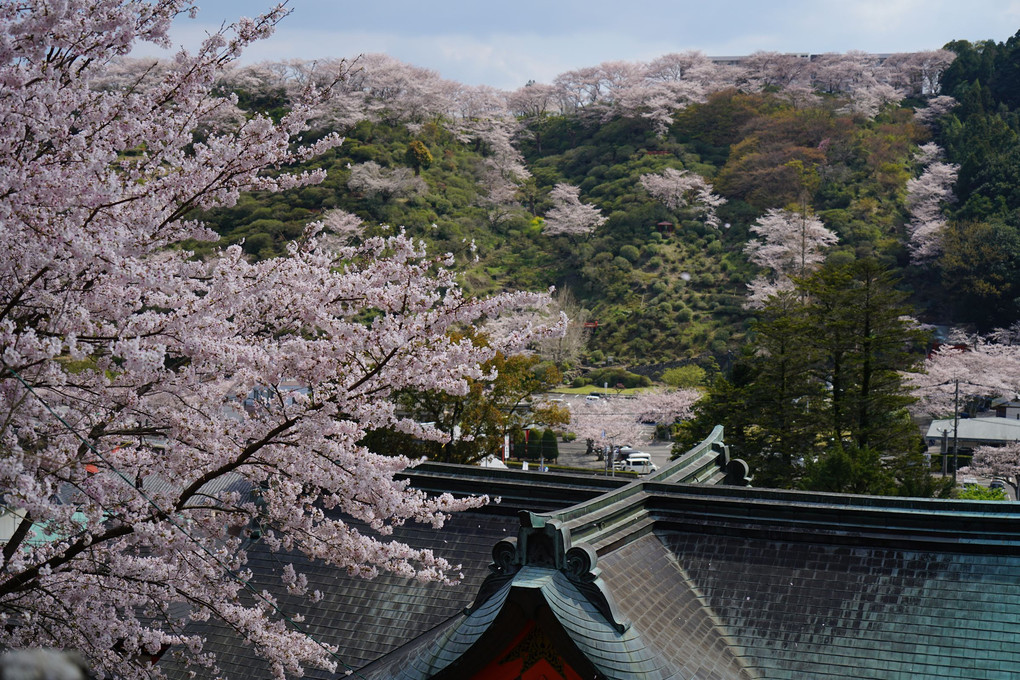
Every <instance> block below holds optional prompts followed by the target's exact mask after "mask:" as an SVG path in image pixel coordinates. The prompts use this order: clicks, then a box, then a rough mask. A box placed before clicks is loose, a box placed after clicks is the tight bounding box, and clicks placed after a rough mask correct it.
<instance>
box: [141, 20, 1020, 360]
mask: <svg viewBox="0 0 1020 680" xmlns="http://www.w3.org/2000/svg"><path fill="white" fill-rule="evenodd" d="M1017 42H1018V40H1017V39H1016V38H1013V39H1011V40H1010V41H1008V42H1007V43H1005V44H994V43H991V42H988V43H977V44H971V43H968V42H955V43H951V44H950V45H948V46H947V47H948V49H947V50H941V51H935V52H929V53H919V54H910V55H893V56H892V57H889V58H886V59H885V60H884V61H883V60H879V59H878V58H877V57H873V56H870V55H865V54H862V53H848V54H845V55H820V56H817V57H814V58H812V59H810V60H809V59H804V58H797V57H792V56H790V55H778V54H765V53H759V54H756V55H752V56H751V57H749V58H747V59H745V60H744V61H743V62H742V63H740V64H717V63H714V62H712V61H710V60H708V59H707V58H705V57H704V56H703V55H700V54H698V53H683V54H675V55H667V56H665V57H662V58H660V59H658V60H656V61H655V62H652V63H650V64H629V63H615V62H614V63H606V64H601V65H599V66H597V67H592V68H590V69H582V70H579V71H575V72H569V73H565V74H563V75H561V76H560V77H558V78H557V79H556V82H555V83H553V84H551V85H544V84H537V83H533V84H529V85H528V86H526V87H524V88H521V89H520V90H518V91H516V92H512V93H505V92H498V91H495V90H491V89H488V88H471V87H465V86H460V85H458V84H455V83H450V82H449V81H444V80H442V79H440V78H439V77H438V76H437V75H436V74H435V73H432V72H429V71H425V70H423V69H417V68H415V67H412V66H408V65H405V64H401V63H399V62H396V61H394V60H392V59H389V58H387V57H383V56H379V55H368V56H364V57H361V58H359V59H356V60H353V61H347V62H339V61H337V62H332V63H328V64H324V63H316V64H305V63H289V64H263V65H259V66H257V67H247V68H244V69H238V70H236V71H234V72H233V73H232V74H231V75H230V76H229V77H228V78H227V79H225V80H224V81H223V82H222V84H221V87H223V88H224V89H225V90H230V91H233V92H235V93H236V94H237V96H238V104H239V106H240V109H241V112H242V114H241V115H243V111H245V110H258V111H267V112H270V113H273V114H274V115H280V114H281V113H282V112H283V111H285V110H287V108H288V107H289V106H290V105H291V101H292V100H293V98H294V97H296V96H298V93H299V92H300V90H301V88H302V87H306V86H307V85H308V84H310V83H316V82H320V83H322V82H324V81H325V80H326V79H327V75H326V74H336V73H338V72H342V74H343V75H342V77H341V78H340V80H339V81H337V82H335V83H333V82H330V83H328V84H330V85H332V86H333V87H334V89H335V92H336V94H335V95H334V96H333V98H332V99H331V103H330V105H329V106H327V107H325V108H323V110H322V111H321V115H320V117H319V120H318V124H317V128H316V129H317V131H316V132H315V133H314V135H318V136H325V135H327V134H329V133H332V132H339V133H340V134H342V135H344V136H345V137H346V141H345V142H344V144H343V145H342V146H341V147H339V148H338V149H335V150H332V151H330V152H328V153H327V154H325V155H323V156H321V157H318V158H316V159H315V160H314V161H311V162H310V163H309V164H308V168H309V169H318V168H321V169H325V170H326V171H327V173H328V174H327V178H326V180H325V181H324V182H323V183H321V184H319V185H315V186H309V187H304V188H301V189H295V190H293V191H287V192H283V193H280V194H266V195H260V194H257V193H256V194H247V195H244V196H242V197H241V198H240V200H239V201H238V202H237V204H236V205H235V206H233V207H231V208H227V209H219V210H216V211H213V212H209V213H197V214H196V216H197V217H199V218H201V219H202V220H204V221H206V222H207V223H208V224H209V226H211V227H212V228H213V229H215V230H216V231H218V232H219V233H220V234H221V235H222V236H223V237H224V238H225V240H226V241H227V242H237V241H240V240H241V239H243V240H244V250H245V252H247V253H248V254H249V255H250V256H251V257H253V258H256V259H258V258H260V257H267V256H269V255H272V254H277V253H281V252H283V251H284V249H285V248H286V244H287V242H289V241H290V240H292V239H295V238H297V237H299V236H300V234H301V233H302V230H303V229H304V228H305V226H306V225H307V224H308V223H310V222H313V221H316V220H320V219H323V218H327V219H326V225H327V227H332V228H333V229H334V230H335V231H338V232H339V233H342V234H343V238H351V237H352V236H351V234H352V233H353V232H352V231H351V230H352V228H356V231H357V234H358V235H357V236H353V237H354V238H360V237H363V236H365V235H366V234H373V233H381V232H384V231H386V230H397V229H405V230H406V231H407V233H409V234H410V235H411V236H413V237H415V238H421V239H423V240H425V241H426V242H427V244H428V246H429V248H430V249H431V250H432V251H433V252H450V253H452V254H453V255H454V257H455V258H456V261H457V265H456V266H457V268H458V269H460V270H461V271H462V272H463V273H462V277H463V282H464V284H465V285H466V286H467V287H468V289H469V290H471V291H473V292H476V293H487V292H492V291H495V290H501V289H507V288H510V289H528V290H538V289H544V288H546V287H549V286H556V287H557V288H558V289H560V290H567V291H569V293H570V295H571V296H572V297H573V298H576V300H577V301H578V302H579V304H580V307H581V308H583V310H581V309H579V310H578V311H579V314H577V316H581V317H583V319H580V320H584V321H588V327H589V331H593V332H592V334H591V337H590V339H589V342H588V343H587V346H586V347H585V348H584V352H583V354H582V355H579V356H575V357H571V358H572V359H573V360H574V362H585V363H600V362H601V361H603V360H604V359H605V358H606V357H610V358H612V359H613V360H614V361H615V362H619V363H624V364H628V365H631V366H636V365H642V364H657V363H665V362H675V361H685V360H696V361H698V362H700V363H702V364H703V365H705V366H708V367H710V368H711V367H714V366H716V365H729V363H730V362H731V360H732V357H733V356H734V355H735V354H737V353H739V352H740V350H741V348H742V347H743V346H744V345H745V343H746V342H747V338H748V329H749V323H750V322H751V321H752V320H753V318H754V315H755V307H757V306H760V305H759V304H758V303H759V302H760V301H761V300H762V299H764V298H765V297H766V296H767V295H768V293H769V292H770V291H772V290H774V289H776V288H775V287H776V286H778V287H780V288H782V287H784V286H788V285H789V281H790V280H791V277H793V276H797V275H803V274H805V273H807V271H808V270H809V269H811V268H814V267H816V266H817V265H818V264H819V263H820V262H822V261H829V262H851V261H854V260H860V259H862V258H874V259H875V260H876V261H877V262H879V263H881V265H882V266H883V267H885V268H887V269H889V271H890V272H891V273H892V274H893V275H895V276H896V277H897V279H898V280H899V281H900V283H899V284H898V285H899V287H900V288H901V289H903V290H905V291H907V292H908V293H909V294H910V297H909V302H910V304H911V306H912V307H913V311H914V313H915V315H917V316H918V317H919V318H920V319H922V320H923V321H926V322H929V323H938V324H956V323H968V324H973V325H974V326H975V327H976V328H978V329H981V330H986V329H990V328H992V327H997V326H1004V325H1008V324H1009V323H1012V321H1013V319H1014V318H1015V317H1016V312H1017V309H1016V304H1017V303H1016V299H1017V297H1018V294H1017V293H1018V291H1016V290H1014V288H1015V286H1017V285H1018V284H1017V283H1016V281H1017V280H1020V277H1017V276H1016V274H1017V273H1018V272H1017V266H1018V262H1020V260H1018V257H1020V236H1018V228H1020V224H1018V218H1017V208H1018V205H1020V193H1018V190H1017V188H1016V187H1017V185H1018V182H1017V181H1016V180H1017V179H1018V177H1017V174H1018V173H1020V171H1018V170H1017V168H1018V167H1020V155H1018V151H1017V148H1018V147H1017V129H1018V122H1017V121H1018V118H1017V114H1016V112H1015V107H1016V105H1017V102H1016V101H1015V99H1016V94H1015V92H1016V91H1017V88H1014V87H1011V85H1010V83H1011V82H1012V81H1011V80H1010V79H1011V78H1013V79H1015V78H1016V76H1015V73H1016V70H1017V68H1018V67H1017V66H1016V64H1017V63H1018V56H1017V53H1016V50H1017ZM131 68H132V67H131V66H130V65H126V66H125V71H126V72H130V70H131ZM134 68H136V69H137V68H138V66H137V65H136V66H134ZM121 77H123V78H127V77H129V75H128V74H127V73H125V74H121ZM330 77H332V75H331V76H330ZM314 135H313V138H314ZM676 171H680V173H682V174H683V175H684V177H685V179H684V180H681V184H682V183H683V182H687V184H685V185H683V186H680V187H678V188H677V193H676V195H675V196H674V197H673V198H672V199H670V198H669V197H668V196H667V194H669V192H668V191H665V193H664V190H662V189H661V188H660V190H658V191H656V190H655V189H652V190H649V189H648V188H646V183H647V182H649V181H650V180H648V179H647V178H649V177H658V178H660V183H661V182H662V181H665V180H664V179H662V178H664V177H665V173H667V172H676ZM677 176H679V174H678V175H677ZM691 180H697V181H699V182H700V183H701V185H700V186H701V189H702V190H703V193H702V195H701V197H700V198H699V196H698V195H697V191H698V187H695V186H693V185H691V184H690V181H691ZM558 185H566V186H569V187H570V188H571V189H572V190H573V191H574V195H573V197H570V196H566V195H564V194H557V193H556V192H555V191H554V189H555V188H556V187H557V186H558ZM565 196H566V197H565ZM707 196H711V197H712V198H713V199H715V202H713V203H712V205H711V206H708V205H707V204H706V203H705V200H704V199H705V197H707ZM564 201H566V203H564ZM579 210H587V211H589V215H588V218H589V219H590V220H591V221H590V222H589V223H584V221H583V217H579V216H578V215H573V214H572V213H571V211H575V212H576V211H579ZM552 211H559V212H556V213H554V215H555V217H563V218H565V221H564V220H563V219H560V220H557V219H555V218H553V219H551V218H550V214H551V212H552ZM575 218H576V219H581V222H578V223H576V224H574V223H571V220H572V219H575ZM766 218H767V219H766ZM770 219H771V220H772V221H771V222H770V221H769V220H770ZM798 220H800V223H801V224H802V225H806V224H807V223H808V221H810V222H811V223H812V224H815V225H817V228H820V229H823V230H827V232H831V234H834V238H829V239H828V240H826V239H825V238H824V237H823V242H820V243H819V244H817V245H818V248H819V251H818V253H817V254H816V256H815V260H814V261H813V264H811V265H810V266H808V263H807V262H806V261H805V262H801V264H800V265H798V266H797V267H793V265H791V264H790V263H786V264H783V255H782V252H781V251H783V249H784V248H785V249H786V250H787V251H790V250H791V248H792V246H790V245H789V244H787V245H786V246H782V245H777V244H778V243H779V241H776V240H775V239H777V238H779V237H778V236H776V234H777V233H778V232H777V231H776V230H777V229H779V231H782V229H793V230H794V231H796V224H797V221H798ZM777 225H778V226H777ZM770 238H771V239H773V242H770V241H769V239H770ZM780 240H781V239H780ZM756 244H757V245H756ZM187 245H188V246H189V247H195V248H196V249H197V251H198V253H199V254H201V253H202V252H203V249H204V248H209V247H211V246H209V245H208V244H206V243H198V242H196V243H191V244H187ZM777 249H778V251H777ZM791 252H792V251H791ZM777 258H778V259H777ZM596 324H597V325H596ZM570 367H571V366H568V368H570Z"/></svg>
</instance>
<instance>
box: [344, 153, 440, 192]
mask: <svg viewBox="0 0 1020 680" xmlns="http://www.w3.org/2000/svg"><path fill="white" fill-rule="evenodd" d="M347 187H348V188H349V189H351V190H352V191H357V192H359V193H361V194H364V195H365V196H368V197H369V198H371V197H373V196H381V197H382V198H383V200H388V199H390V198H404V197H407V196H415V195H417V194H422V193H424V192H425V189H426V186H425V180H423V179H422V178H421V177H418V176H416V175H415V174H414V172H413V171H412V170H411V169H410V168H393V169H392V170H389V169H386V168H384V167H382V166H381V165H379V164H378V163H376V162H375V161H365V162H364V163H359V164H358V165H355V166H354V167H353V168H351V176H350V177H349V178H348V179H347Z"/></svg>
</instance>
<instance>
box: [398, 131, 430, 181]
mask: <svg viewBox="0 0 1020 680" xmlns="http://www.w3.org/2000/svg"><path fill="white" fill-rule="evenodd" d="M404 160H405V161H406V162H407V164H408V165H410V166H411V167H412V168H414V174H415V175H420V174H421V171H422V170H428V169H429V168H430V167H432V152H431V151H429V149H428V147H427V146H425V144H424V142H422V141H421V140H420V139H414V140H411V143H410V144H408V145H407V151H405V152H404Z"/></svg>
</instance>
